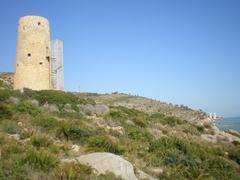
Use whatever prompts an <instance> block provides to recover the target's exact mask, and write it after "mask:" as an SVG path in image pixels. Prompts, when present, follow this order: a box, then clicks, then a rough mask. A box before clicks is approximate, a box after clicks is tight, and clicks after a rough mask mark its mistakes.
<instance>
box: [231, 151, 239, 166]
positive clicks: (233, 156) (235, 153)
mask: <svg viewBox="0 0 240 180" xmlns="http://www.w3.org/2000/svg"><path fill="white" fill-rule="evenodd" d="M229 157H230V159H232V160H233V161H235V162H237V163H238V164H239V165H240V149H238V150H232V151H231V152H229Z"/></svg>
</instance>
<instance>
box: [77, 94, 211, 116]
mask: <svg viewBox="0 0 240 180" xmlns="http://www.w3.org/2000/svg"><path fill="white" fill-rule="evenodd" d="M75 95H77V96H78V97H80V98H91V99H94V100H95V101H96V103H99V104H107V105H108V106H123V107H127V108H131V109H136V110H139V111H143V112H145V113H148V114H154V113H160V114H164V115H167V116H176V117H179V118H181V119H184V120H187V121H202V120H204V119H206V118H207V114H206V113H205V112H202V111H196V110H193V109H190V108H189V107H187V106H184V105H173V104H171V103H169V104H167V103H163V102H160V101H157V100H153V99H149V98H145V97H140V96H132V95H128V94H123V93H116V92H115V93H112V94H94V93H75Z"/></svg>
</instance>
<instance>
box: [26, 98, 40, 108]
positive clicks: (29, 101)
mask: <svg viewBox="0 0 240 180" xmlns="http://www.w3.org/2000/svg"><path fill="white" fill-rule="evenodd" d="M27 102H28V103H30V104H32V105H33V106H37V107H38V106H39V102H38V101H37V100H36V99H31V100H28V101H27Z"/></svg>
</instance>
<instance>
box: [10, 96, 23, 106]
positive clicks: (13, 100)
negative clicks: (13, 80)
mask: <svg viewBox="0 0 240 180" xmlns="http://www.w3.org/2000/svg"><path fill="white" fill-rule="evenodd" d="M8 100H9V102H10V103H13V104H19V103H20V100H19V99H18V98H16V97H13V96H11V97H9V99H8Z"/></svg>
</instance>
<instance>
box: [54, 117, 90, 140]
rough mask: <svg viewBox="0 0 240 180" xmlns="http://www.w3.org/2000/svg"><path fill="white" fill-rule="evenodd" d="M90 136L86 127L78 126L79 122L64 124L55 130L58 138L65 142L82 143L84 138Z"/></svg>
mask: <svg viewBox="0 0 240 180" xmlns="http://www.w3.org/2000/svg"><path fill="white" fill-rule="evenodd" d="M91 135H92V130H91V129H89V128H88V127H86V126H84V125H81V124H79V122H76V121H71V122H64V123H62V124H61V126H60V128H59V129H58V130H57V136H58V137H60V138H61V137H64V138H65V139H66V140H74V141H78V142H81V143H82V142H84V141H85V140H86V138H88V137H90V136H91Z"/></svg>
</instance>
